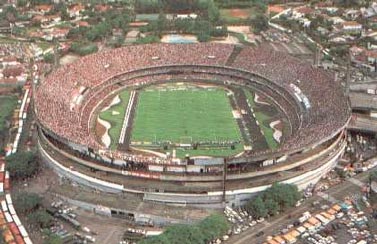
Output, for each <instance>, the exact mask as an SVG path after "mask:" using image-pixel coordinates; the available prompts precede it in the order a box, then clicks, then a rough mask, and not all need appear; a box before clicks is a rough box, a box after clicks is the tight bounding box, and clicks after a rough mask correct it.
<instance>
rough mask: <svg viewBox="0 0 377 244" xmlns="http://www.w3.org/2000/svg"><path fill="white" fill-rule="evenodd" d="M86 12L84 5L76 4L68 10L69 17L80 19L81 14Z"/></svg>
mask: <svg viewBox="0 0 377 244" xmlns="http://www.w3.org/2000/svg"><path fill="white" fill-rule="evenodd" d="M84 10H85V6H84V5H82V4H74V5H72V6H70V7H69V8H68V14H69V17H71V18H74V17H79V16H80V14H81V12H83V11H84Z"/></svg>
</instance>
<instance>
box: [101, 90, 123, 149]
mask: <svg viewBox="0 0 377 244" xmlns="http://www.w3.org/2000/svg"><path fill="white" fill-rule="evenodd" d="M129 97H130V92H129V91H122V92H121V93H120V94H119V98H120V100H121V102H120V103H119V104H117V105H114V106H112V107H110V108H109V109H108V110H105V111H102V112H101V113H100V114H99V117H100V118H101V119H103V120H106V121H107V122H109V123H110V124H111V128H110V129H109V135H110V138H111V144H110V148H111V149H116V147H117V145H118V140H119V135H120V131H121V130H122V125H123V120H124V116H125V113H126V108H127V105H128V100H129ZM113 113H114V114H113ZM115 113H116V114H115Z"/></svg>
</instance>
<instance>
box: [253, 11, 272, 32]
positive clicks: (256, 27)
mask: <svg viewBox="0 0 377 244" xmlns="http://www.w3.org/2000/svg"><path fill="white" fill-rule="evenodd" d="M250 24H251V26H252V27H253V31H254V33H257V34H259V33H260V32H261V31H265V30H267V28H268V19H267V17H266V16H265V15H264V14H256V15H255V16H254V17H253V18H251V19H250Z"/></svg>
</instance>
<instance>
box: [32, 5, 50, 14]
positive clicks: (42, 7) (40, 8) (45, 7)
mask: <svg viewBox="0 0 377 244" xmlns="http://www.w3.org/2000/svg"><path fill="white" fill-rule="evenodd" d="M34 10H35V11H37V12H38V13H40V14H45V13H48V12H50V11H51V10H52V5H49V4H43V5H37V6H35V7H34Z"/></svg>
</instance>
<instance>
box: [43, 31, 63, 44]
mask: <svg viewBox="0 0 377 244" xmlns="http://www.w3.org/2000/svg"><path fill="white" fill-rule="evenodd" d="M68 33H69V29H63V28H62V29H52V30H51V31H50V32H48V33H46V35H45V36H44V37H43V38H44V39H45V40H47V41H52V40H53V39H60V40H61V39H65V38H66V37H67V35H68Z"/></svg>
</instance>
